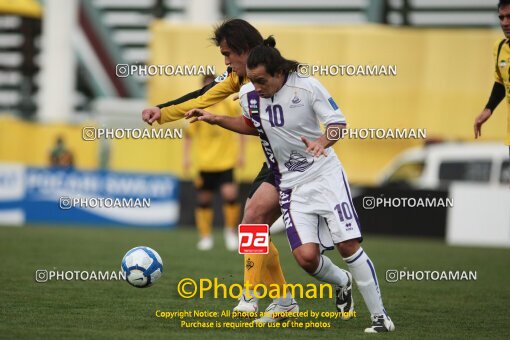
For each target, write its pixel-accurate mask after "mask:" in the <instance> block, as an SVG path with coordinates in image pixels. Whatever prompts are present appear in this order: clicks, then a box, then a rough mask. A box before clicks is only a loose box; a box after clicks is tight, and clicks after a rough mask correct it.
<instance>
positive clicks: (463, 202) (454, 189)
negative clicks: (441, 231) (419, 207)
mask: <svg viewBox="0 0 510 340" xmlns="http://www.w3.org/2000/svg"><path fill="white" fill-rule="evenodd" d="M450 192H451V196H452V198H453V199H454V200H455V205H454V208H453V209H452V211H451V212H450V213H449V214H448V227H447V232H446V241H447V242H448V244H449V245H462V246H484V247H486V246H491V247H508V248H510V209H509V207H510V191H509V190H508V187H505V186H501V187H497V186H486V185H479V184H465V183H457V184H453V185H452V186H451V188H450Z"/></svg>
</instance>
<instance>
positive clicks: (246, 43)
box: [211, 19, 264, 54]
mask: <svg viewBox="0 0 510 340" xmlns="http://www.w3.org/2000/svg"><path fill="white" fill-rule="evenodd" d="M211 40H212V41H213V43H214V44H215V45H216V46H219V45H220V43H221V42H222V41H223V40H225V41H226V43H227V46H228V47H229V48H230V49H231V50H232V51H234V52H235V53H237V54H241V53H243V52H249V51H250V50H251V49H252V48H254V47H255V46H258V45H260V44H262V41H263V40H264V38H262V35H261V34H260V32H259V31H258V30H257V29H256V28H255V27H253V26H252V25H251V24H250V23H249V22H247V21H245V20H242V19H229V20H225V21H224V22H222V23H221V24H220V25H219V26H217V27H216V28H215V29H214V35H213V36H212V37H211Z"/></svg>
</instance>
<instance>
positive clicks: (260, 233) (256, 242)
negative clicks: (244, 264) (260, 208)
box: [239, 224, 269, 254]
mask: <svg viewBox="0 0 510 340" xmlns="http://www.w3.org/2000/svg"><path fill="white" fill-rule="evenodd" d="M267 253H269V226H268V225H267V224H240V225H239V254H267Z"/></svg>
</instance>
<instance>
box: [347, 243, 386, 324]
mask: <svg viewBox="0 0 510 340" xmlns="http://www.w3.org/2000/svg"><path fill="white" fill-rule="evenodd" d="M344 261H345V262H346V263H347V265H348V266H349V271H350V272H351V274H352V276H353V278H354V280H355V281H356V284H357V285H358V289H359V291H360V292H361V295H362V296H363V299H364V300H365V304H366V305H367V308H368V310H369V311H370V314H371V315H372V316H374V315H381V314H385V315H386V311H385V310H384V306H383V303H382V298H381V291H380V290H379V283H378V282H377V275H376V274H375V268H374V265H373V264H372V261H370V258H369V257H368V255H367V254H366V253H365V252H364V251H363V249H362V248H361V247H360V248H359V249H358V251H357V252H356V253H354V254H353V255H351V256H349V257H347V258H344Z"/></svg>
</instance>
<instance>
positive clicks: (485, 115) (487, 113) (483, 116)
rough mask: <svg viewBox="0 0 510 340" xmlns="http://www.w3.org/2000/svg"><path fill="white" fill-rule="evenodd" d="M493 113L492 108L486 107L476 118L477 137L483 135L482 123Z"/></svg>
mask: <svg viewBox="0 0 510 340" xmlns="http://www.w3.org/2000/svg"><path fill="white" fill-rule="evenodd" d="M491 115H492V112H491V110H489V109H484V110H483V111H482V113H480V114H479V115H478V117H476V119H475V126H474V128H475V139H476V138H478V137H481V136H482V125H483V123H485V122H486V121H487V119H489V118H490V117H491Z"/></svg>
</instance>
